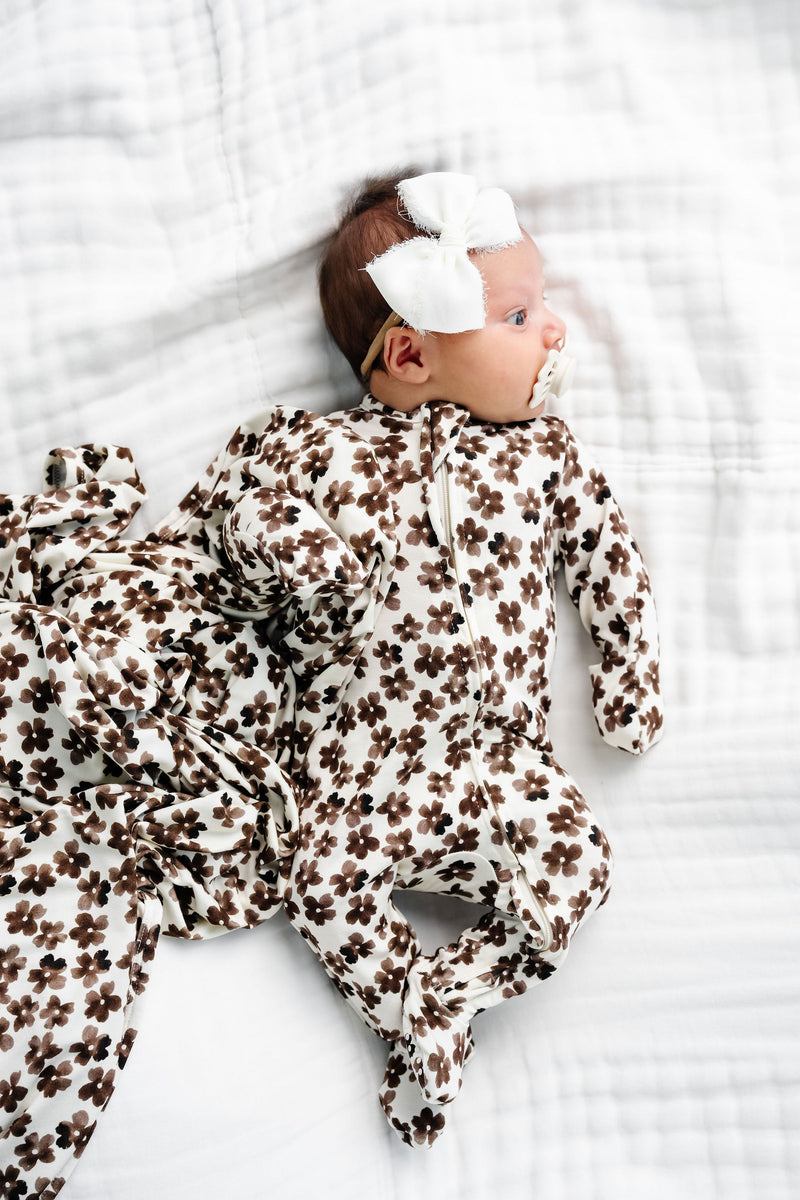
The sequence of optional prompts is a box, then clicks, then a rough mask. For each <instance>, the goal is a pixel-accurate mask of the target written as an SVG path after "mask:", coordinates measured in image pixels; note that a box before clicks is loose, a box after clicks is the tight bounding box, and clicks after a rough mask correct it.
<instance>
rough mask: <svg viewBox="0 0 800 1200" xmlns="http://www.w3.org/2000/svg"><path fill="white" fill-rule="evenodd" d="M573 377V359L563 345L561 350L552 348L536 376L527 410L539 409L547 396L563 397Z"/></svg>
mask: <svg viewBox="0 0 800 1200" xmlns="http://www.w3.org/2000/svg"><path fill="white" fill-rule="evenodd" d="M574 376H575V359H574V358H572V357H571V356H570V355H569V354H567V353H566V351H565V350H564V346H563V343H562V345H561V349H557V348H556V347H555V346H554V347H553V349H552V350H550V351H549V352H548V355H547V358H546V359H545V361H544V365H543V366H542V368H541V370H540V371H539V374H538V375H537V376H536V383H535V384H534V385H533V391H532V392H531V398H530V400H529V401H528V408H530V409H531V410H535V409H539V408H541V407H542V405H543V404H544V402H545V401H546V400H547V398H548V397H549V396H556V397H560V396H563V394H564V392H565V391H566V390H567V388H568V387H569V386H570V384H571V383H572V380H573V378H574Z"/></svg>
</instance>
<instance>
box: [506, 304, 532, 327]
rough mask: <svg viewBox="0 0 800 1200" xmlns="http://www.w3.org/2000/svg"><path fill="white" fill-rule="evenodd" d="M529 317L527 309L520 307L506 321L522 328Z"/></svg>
mask: <svg viewBox="0 0 800 1200" xmlns="http://www.w3.org/2000/svg"><path fill="white" fill-rule="evenodd" d="M527 319H528V314H527V313H526V311H525V309H524V308H520V309H517V311H516V312H515V313H512V314H511V316H510V317H508V318H507V322H506V323H507V324H508V325H518V326H519V327H520V328H522V326H523V325H524V324H525V322H526V321H527Z"/></svg>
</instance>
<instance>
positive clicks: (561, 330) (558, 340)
mask: <svg viewBox="0 0 800 1200" xmlns="http://www.w3.org/2000/svg"><path fill="white" fill-rule="evenodd" d="M566 336H567V327H566V325H565V324H564V322H563V321H561V320H560V319H559V318H558V317H553V318H552V319H551V320H550V321H549V322H548V324H547V327H546V329H545V330H544V332H543V334H542V341H543V342H544V346H545V349H546V350H552V349H553V348H555V349H556V350H561V349H562V348H563V345H564V339H565V338H566Z"/></svg>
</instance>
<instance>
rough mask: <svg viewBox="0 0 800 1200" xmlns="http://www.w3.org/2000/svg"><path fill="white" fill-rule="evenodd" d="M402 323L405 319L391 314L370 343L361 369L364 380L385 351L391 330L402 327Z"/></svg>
mask: <svg viewBox="0 0 800 1200" xmlns="http://www.w3.org/2000/svg"><path fill="white" fill-rule="evenodd" d="M402 323H403V318H402V317H400V316H398V315H397V313H396V312H391V313H389V315H388V317H387V318H386V320H385V321H384V322H383V324H382V325H381V327H380V329H379V330H378V332H377V333H376V334H375V337H374V338H373V339H372V341H371V342H370V346H369V350H368V351H367V353H366V354H365V355H364V361H363V362H362V364H361V366H360V368H359V370H360V371H361V378H362V379H368V378H369V373H370V371H371V370H372V364H373V363H374V362H375V359H376V358H377V357H378V355H379V354H380V352H381V350H382V349H383V343H384V341H385V339H386V335H387V333H388V332H389V330H390V329H393V328H394V326H395V325H402Z"/></svg>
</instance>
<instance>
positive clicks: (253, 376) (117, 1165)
mask: <svg viewBox="0 0 800 1200" xmlns="http://www.w3.org/2000/svg"><path fill="white" fill-rule="evenodd" d="M0 55H1V56H2V63H3V71H2V74H1V75H0V270H1V271H2V278H3V287H2V290H0V348H1V349H2V357H1V358H0V406H1V408H0V411H1V413H2V431H3V439H2V451H0V456H1V457H0V491H2V492H7V491H19V490H25V491H32V490H35V489H36V488H37V487H38V486H39V484H40V476H39V470H40V464H41V463H42V461H43V459H44V455H45V453H46V452H47V451H48V450H49V449H50V448H51V447H53V446H57V445H74V444H76V443H78V442H84V441H90V440H91V441H104V442H116V443H121V444H123V445H128V446H130V447H131V449H132V451H133V453H134V455H135V458H136V462H137V464H138V466H139V468H140V470H141V473H142V475H143V478H144V480H145V483H146V484H147V485H148V488H149V491H150V496H151V499H150V501H149V505H148V508H147V510H146V513H145V515H144V517H143V518H140V527H141V525H150V524H152V523H154V522H155V521H156V520H157V519H158V518H159V517H160V516H161V515H162V514H164V513H165V512H166V511H167V510H168V509H169V508H171V507H172V505H173V503H174V502H175V501H176V500H178V499H179V498H180V496H181V495H182V494H183V493H184V491H185V490H186V487H187V486H188V485H189V484H190V483H191V482H192V480H194V479H195V478H196V477H197V476H198V475H199V473H200V471H201V470H202V468H203V467H204V466H205V464H206V462H207V461H209V460H210V459H211V458H212V457H213V455H214V454H215V453H216V452H217V450H218V449H220V448H221V446H222V445H223V444H224V443H225V441H226V440H227V438H228V436H229V434H230V433H231V431H232V430H233V428H234V427H235V426H236V425H237V424H238V423H239V422H240V421H241V420H242V419H243V418H245V417H249V416H251V415H252V414H253V412H255V411H257V410H258V409H259V408H261V407H263V406H264V405H265V404H266V403H267V402H271V401H278V402H286V403H292V404H298V405H300V406H303V407H312V408H317V409H320V410H323V411H326V410H330V409H332V408H335V407H341V406H342V405H343V404H344V403H345V402H347V403H352V402H353V401H354V400H356V399H357V396H356V395H355V393H354V390H353V385H352V381H351V380H350V378H349V376H348V374H347V371H346V368H345V366H344V365H343V364H341V363H339V362H338V360H337V357H336V355H335V354H334V352H333V351H332V350H331V349H330V348H329V347H328V345H327V342H326V339H325V337H324V334H323V331H322V325H321V320H320V317H319V315H318V310H317V304H316V298H315V274H314V271H315V262H316V256H317V252H318V249H319V244H320V239H321V237H322V236H323V234H324V233H325V231H326V230H327V228H328V227H329V225H330V224H331V222H332V220H333V217H334V213H335V209H336V207H337V204H338V203H339V200H340V198H341V196H342V194H343V192H344V191H345V190H346V189H347V188H348V187H349V186H350V185H351V184H352V183H353V182H354V181H356V180H358V179H359V178H360V177H361V176H363V175H364V174H366V173H370V172H378V171H382V170H384V169H387V168H393V167H395V166H397V165H403V164H405V163H409V162H416V163H418V164H419V165H421V166H423V167H427V166H443V167H446V168H452V169H457V170H467V171H470V172H473V173H474V174H476V175H477V176H478V177H479V179H480V180H481V182H483V183H486V184H497V185H499V186H502V187H505V188H507V189H508V190H509V191H511V192H512V194H513V195H514V196H515V198H516V200H517V202H518V205H519V208H520V217H521V221H522V223H523V224H524V225H525V226H526V227H527V228H528V229H530V231H531V233H532V234H533V236H534V237H535V238H536V239H537V241H538V243H539V245H540V247H541V249H542V251H543V253H544V256H545V259H546V263H547V267H548V283H549V287H548V290H549V294H550V297H551V301H552V304H553V307H554V308H555V309H556V310H557V311H559V312H560V313H561V314H562V315H563V316H564V317H565V319H566V320H567V323H568V326H569V329H570V338H571V345H572V349H573V351H574V353H575V354H576V355H577V357H578V360H579V374H578V377H577V380H576V386H575V387H574V389H573V390H572V391H570V393H568V395H567V396H566V397H565V398H564V400H563V401H561V404H560V410H561V411H562V412H563V415H564V416H566V417H568V419H569V421H570V424H571V425H572V426H573V427H574V428H575V429H576V431H577V432H578V433H579V435H580V437H581V438H582V440H583V441H584V442H585V443H588V444H589V445H590V446H591V447H592V448H593V449H594V450H595V451H596V452H597V455H598V457H599V458H600V460H601V461H602V462H603V465H604V466H605V467H606V469H607V471H608V474H609V476H610V477H611V479H612V480H613V483H614V487H615V493H616V494H617V496H618V498H619V499H620V501H621V503H622V505H623V507H624V508H625V510H626V513H627V514H628V516H629V517H630V519H631V523H632V525H633V527H634V528H635V530H636V533H637V537H638V539H639V541H640V543H641V545H642V548H643V550H644V553H645V556H646V558H647V562H648V565H649V567H650V569H651V574H652V576H653V581H654V586H655V590H656V596H657V599H658V603H659V611H660V619H661V631H662V657H663V672H664V682H665V705H666V710H667V722H666V725H665V736H664V740H663V742H662V744H661V745H660V746H659V747H658V748H657V749H655V750H654V751H653V753H652V754H651V755H650V756H648V758H647V759H645V760H643V761H641V762H639V761H631V760H627V759H621V757H616V756H614V754H613V752H612V751H610V750H608V749H607V748H606V747H605V746H604V745H603V744H602V743H601V742H600V740H599V738H598V737H597V735H596V733H595V731H594V728H593V722H592V717H591V710H590V698H589V695H588V694H587V690H586V687H585V672H584V670H583V664H584V662H585V661H588V651H586V650H585V649H584V639H583V635H582V632H581V631H580V630H579V629H578V626H577V622H576V621H575V619H574V614H573V613H572V612H571V611H570V609H569V605H568V604H567V605H562V609H561V616H562V620H561V624H560V627H559V633H560V649H559V664H558V668H557V674H556V679H555V681H554V691H555V711H554V719H553V723H552V724H553V736H554V741H555V744H556V749H557V752H558V757H559V760H560V761H561V762H563V763H564V765H565V766H566V767H568V769H569V770H570V772H571V774H573V775H575V776H576V778H577V779H578V780H579V781H580V782H581V785H582V786H583V788H584V789H585V791H586V793H587V796H589V797H590V799H591V801H592V806H593V808H594V809H595V810H596V811H597V812H598V814H599V815H600V816H601V817H602V820H603V824H604V826H605V828H606V829H607V830H608V832H609V835H610V837H611V839H612V842H613V844H614V847H615V852H616V860H617V868H616V879H615V886H614V889H613V892H612V896H611V898H610V901H609V904H608V905H607V906H606V908H605V909H604V911H603V913H602V914H601V915H600V916H599V917H598V918H597V920H596V921H595V922H593V923H592V926H591V929H590V931H588V932H587V933H586V935H585V937H584V938H583V939H582V940H581V941H579V942H577V943H576V945H575V947H574V949H573V950H572V952H571V958H570V962H569V963H568V964H567V965H566V966H565V969H564V970H563V972H559V974H558V975H557V976H556V977H555V978H554V979H553V980H552V982H550V983H548V985H547V986H546V987H543V988H540V989H537V990H536V991H535V992H534V993H531V994H530V995H528V996H524V997H521V998H520V999H519V1000H515V1001H513V1002H511V1003H509V1004H508V1005H506V1006H504V1007H503V1008H502V1009H500V1010H498V1011H496V1012H492V1013H489V1014H486V1016H485V1017H481V1018H478V1020H477V1021H476V1023H475V1033H476V1040H477V1041H478V1042H479V1044H480V1054H479V1055H477V1056H476V1057H475V1061H474V1062H472V1063H470V1065H469V1066H468V1067H467V1071H468V1072H469V1075H470V1079H469V1087H468V1088H465V1091H464V1094H463V1096H462V1097H461V1098H460V1100H459V1104H458V1111H457V1112H454V1114H453V1117H452V1118H451V1120H450V1121H449V1122H448V1129H447V1131H446V1134H445V1135H444V1136H443V1137H442V1138H441V1139H439V1141H438V1142H437V1143H436V1145H435V1147H433V1148H432V1149H431V1150H430V1152H427V1153H424V1152H419V1151H414V1150H409V1149H407V1148H406V1147H404V1146H402V1145H401V1144H400V1143H399V1142H397V1140H396V1139H395V1138H394V1135H393V1134H391V1133H390V1132H389V1131H388V1129H387V1128H386V1126H385V1122H384V1118H383V1115H382V1114H381V1112H380V1109H379V1108H378V1105H377V1101H376V1100H375V1091H376V1086H377V1084H378V1082H379V1080H380V1078H381V1076H382V1073H383V1069H384V1058H385V1048H384V1046H383V1045H382V1044H381V1043H379V1042H378V1041H377V1040H376V1039H372V1038H371V1037H370V1035H368V1034H367V1033H366V1032H365V1031H364V1029H363V1028H362V1027H361V1025H360V1023H359V1021H358V1020H357V1018H356V1017H355V1016H354V1014H352V1013H351V1012H350V1011H349V1010H348V1009H347V1008H346V1006H345V1005H344V1004H343V1002H342V1001H341V999H340V998H339V997H338V995H337V994H336V993H335V992H334V990H333V988H332V987H331V985H330V984H329V983H328V981H327V980H326V978H325V977H324V976H323V974H322V972H321V970H320V968H319V966H318V964H317V962H316V960H315V959H314V958H313V956H312V955H311V954H310V952H309V951H308V950H307V948H306V947H304V946H303V944H302V942H301V941H300V939H299V938H298V937H297V935H296V934H295V933H294V932H293V931H292V930H290V928H289V927H288V925H287V923H286V922H285V920H284V919H283V917H282V916H281V915H280V914H279V915H278V916H276V917H275V918H274V919H273V920H271V921H270V922H269V923H268V924H267V925H266V926H264V927H261V928H259V929H256V930H252V931H246V932H237V933H233V934H230V935H228V936H226V937H224V938H221V939H217V940H215V941H213V942H211V943H208V944H202V945H196V944H182V943H174V942H170V941H169V940H167V939H164V940H163V941H162V943H161V945H160V946H159V951H158V962H157V963H156V964H155V968H157V969H155V968H154V970H153V978H152V982H151V984H150V987H149V989H148V992H147V994H146V996H145V998H144V1002H143V1004H142V1008H141V1018H140V1033H139V1038H138V1040H137V1043H136V1050H135V1053H134V1054H133V1055H132V1057H131V1061H130V1064H129V1065H128V1067H127V1068H126V1070H125V1072H124V1074H123V1076H122V1077H121V1079H120V1083H119V1086H118V1089H117V1092H116V1093H115V1095H114V1097H113V1099H112V1101H111V1104H110V1105H109V1108H108V1110H107V1112H106V1113H105V1114H104V1116H103V1119H102V1121H101V1123H100V1127H99V1128H98V1132H97V1134H96V1135H95V1137H94V1139H93V1140H92V1142H91V1144H90V1147H89V1149H88V1150H87V1153H86V1155H85V1157H84V1159H83V1161H82V1162H81V1163H80V1165H79V1167H78V1169H77V1170H76V1172H75V1174H74V1175H73V1177H72V1178H71V1180H70V1181H69V1183H68V1184H67V1186H66V1187H65V1188H64V1190H63V1192H62V1195H63V1196H64V1197H68V1200H90V1198H91V1200H100V1198H101V1197H102V1198H103V1200H106V1198H107V1197H111V1198H113V1200H129V1198H130V1200H134V1198H136V1200H138V1198H139V1197H141V1196H144V1195H148V1196H151V1197H154V1198H159V1200H160V1198H161V1197H165V1198H166V1197H168V1196H169V1197H170V1198H171V1200H174V1198H175V1197H187V1198H188V1197H191V1198H192V1200H216V1198H217V1197H218V1196H220V1195H222V1194H236V1195H241V1196H261V1195H266V1194H270V1195H272V1194H279V1195H280V1196H281V1197H282V1200H306V1197H309V1196H312V1195H315V1194H317V1193H321V1194H324V1195H325V1196H327V1197H345V1196H347V1197H348V1200H352V1198H353V1197H356V1198H359V1200H360V1198H361V1197H364V1198H365V1200H366V1197H370V1198H373V1197H381V1198H383V1197H386V1198H387V1200H395V1198H396V1200H400V1198H401V1197H406V1196H408V1195H415V1194H423V1193H424V1194H428V1193H430V1194H431V1195H436V1196H438V1197H440V1198H448V1200H449V1198H451V1197H452V1198H453V1200H455V1198H456V1197H458V1198H459V1200H483V1198H484V1197H486V1196H488V1195H498V1196H508V1197H511V1198H514V1200H516V1198H519V1200H523V1198H527V1197H529V1196H534V1195H535V1196H538V1195H541V1196H547V1197H548V1198H549V1200H611V1198H612V1197H613V1198H614V1200H617V1198H618V1197H628V1196H632V1197H633V1196H635V1197H639V1196H642V1197H648V1200H650V1198H654V1200H672V1198H673V1197H674V1196H676V1195H679V1196H682V1197H685V1198H686V1200H711V1198H716V1197H720V1198H722V1197H724V1198H725V1200H750V1198H751V1197H756V1196H758V1197H759V1198H760V1200H762V1198H763V1200H790V1197H793V1196H795V1195H796V1194H797V1192H798V1190H800V1042H799V1041H798V1021H797V1012H798V999H800V997H799V995H798V993H800V969H799V968H798V965H797V964H798V961H799V952H800V920H798V918H799V917H800V912H799V911H798V908H799V907H800V906H799V905H798V889H797V872H798V844H799V843H800V736H798V735H799V734H800V720H799V718H800V702H799V701H798V695H797V689H798V682H797V681H798V679H800V615H799V606H800V510H799V508H798V501H797V492H796V488H797V483H798V476H799V472H800V418H798V406H797V398H796V391H797V387H798V380H799V379H800V356H799V355H798V348H797V346H798V343H797V327H798V318H800V301H799V300H798V296H799V295H800V223H799V222H798V218H797V214H798V191H799V190H800V8H798V6H797V5H796V4H795V3H794V0H646V2H641V0H638V2H637V0H607V2H606V3H604V4H602V5H599V4H592V3H590V0H571V2H567V0H563V2H555V3H552V4H550V5H546V6H545V5H533V4H508V5H495V4H491V3H488V2H487V0H425V2H422V0H404V3H403V4H402V5H397V6H391V7H390V6H388V5H383V4H367V3H359V2H358V0H299V2H298V3H288V2H286V0H267V2H265V3H261V4H257V3H254V2H252V0H0ZM455 903H456V902H455V901H453V902H451V903H450V906H449V908H448V907H445V906H443V905H433V904H423V903H422V902H421V901H419V900H417V901H416V902H414V903H413V904H412V902H411V901H409V902H407V903H406V904H405V908H406V911H407V912H408V914H409V916H411V918H412V919H413V920H415V921H418V923H419V927H420V930H421V932H422V936H423V940H425V941H427V944H428V945H430V946H431V947H435V945H436V944H437V942H438V939H439V935H440V934H441V933H443V932H444V933H446V934H447V935H448V936H449V932H450V930H451V928H453V927H454V926H456V925H457V926H458V927H460V924H461V923H462V922H461V921H460V917H459V916H458V915H454V914H453V912H452V907H453V905H454V904H455ZM609 964H613V966H612V967H611V968H609ZM0 1074H2V1072H1V1070H0Z"/></svg>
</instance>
